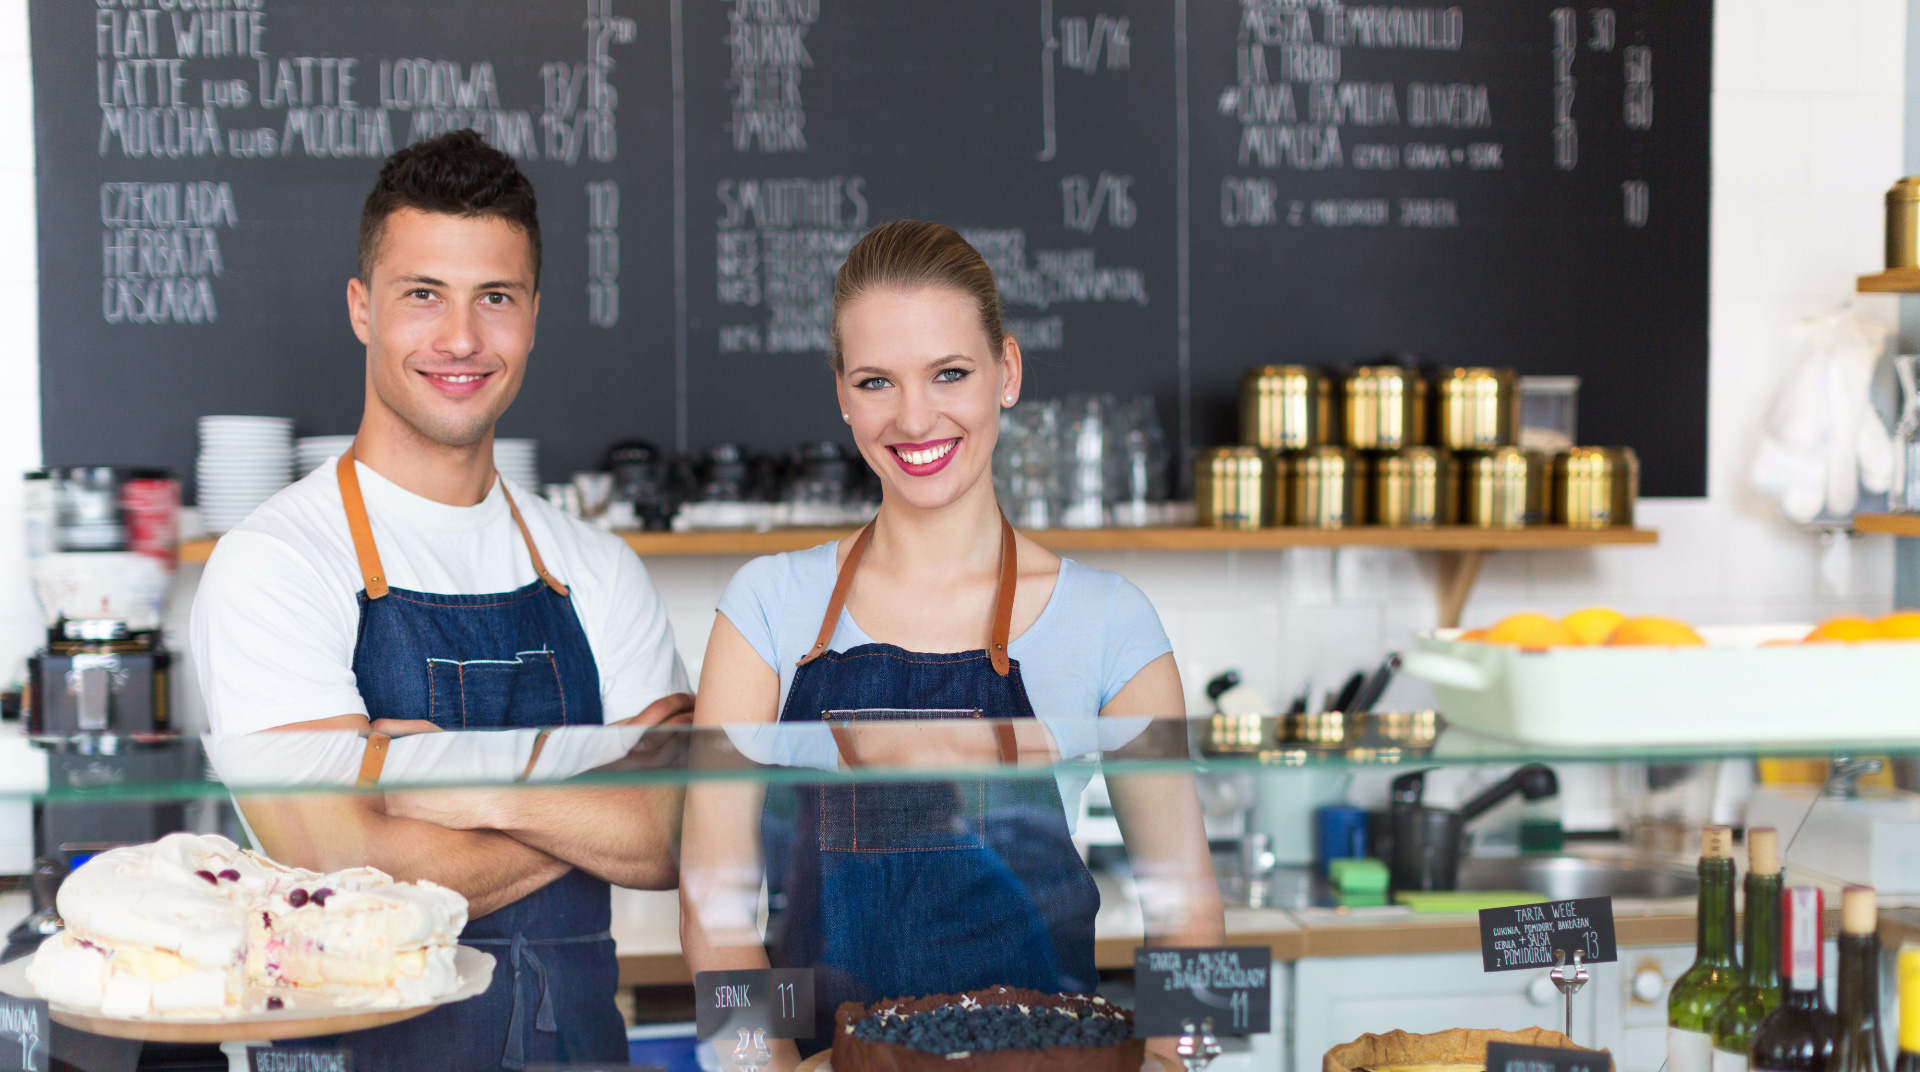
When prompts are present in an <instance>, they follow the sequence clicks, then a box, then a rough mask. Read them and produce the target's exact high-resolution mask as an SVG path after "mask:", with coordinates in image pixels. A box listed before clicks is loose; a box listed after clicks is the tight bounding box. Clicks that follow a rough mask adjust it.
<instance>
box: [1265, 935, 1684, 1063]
mask: <svg viewBox="0 0 1920 1072" xmlns="http://www.w3.org/2000/svg"><path fill="white" fill-rule="evenodd" d="M1692 962H1693V947H1692V946H1652V947H1640V948H1624V949H1622V950H1621V951H1620V961H1619V962H1618V963H1615V964H1596V965H1594V966H1593V968H1592V980H1591V981H1590V982H1588V983H1587V985H1586V987H1585V988H1583V989H1582V990H1581V991H1580V993H1579V995H1578V996H1577V997H1576V998H1575V999H1574V1020H1573V1038H1574V1041H1575V1042H1578V1043H1581V1044H1582V1045H1596V1044H1597V1045H1599V1046H1603V1047H1605V1048H1607V1049H1610V1050H1612V1051H1613V1053H1614V1057H1615V1060H1616V1061H1617V1062H1618V1064H1619V1068H1620V1072H1658V1070H1659V1068H1660V1066H1661V1064H1662V1063H1663V1062H1664V1061H1665V1060H1666V1025H1667V987H1668V985H1670V983H1671V981H1672V980H1673V979H1674V978H1676V977H1677V976H1678V975H1679V974H1680V973H1681V972H1682V971H1685V970H1686V967H1687V965H1688V964H1690V963H1692ZM1649 971H1653V972H1657V973H1658V990H1657V993H1656V992H1655V991H1654V989H1653V987H1652V986H1651V985H1650V983H1651V981H1652V980H1651V977H1648V978H1643V979H1642V984H1641V985H1642V987H1643V990H1642V993H1643V994H1645V995H1648V996H1649V997H1650V998H1651V1000H1647V999H1646V998H1643V997H1640V996H1636V995H1635V994H1634V993H1633V991H1632V986H1633V977H1634V975H1635V974H1636V973H1645V972H1649ZM1292 975H1293V979H1292V982H1291V987H1290V989H1291V991H1292V993H1293V994H1294V1004H1293V1010H1292V1013H1293V1015H1292V1017H1291V1023H1292V1025H1293V1030H1292V1031H1291V1032H1290V1036H1291V1037H1290V1039H1289V1041H1288V1043H1287V1050H1288V1056H1289V1063H1288V1064H1287V1065H1285V1066H1282V1067H1284V1068H1286V1069H1288V1070H1289V1072H1315V1070H1317V1069H1318V1068H1319V1067H1320V1058H1321V1056H1322V1055H1324V1054H1325V1053H1326V1052H1327V1050H1328V1048H1329V1047H1332V1046H1336V1045H1339V1044H1340V1043H1342V1042H1351V1041H1352V1040H1353V1039H1355V1038H1357V1037H1359V1036H1361V1035H1363V1034H1367V1033H1368V1032H1385V1031H1392V1030H1394V1029H1396V1028H1398V1029H1399V1030H1402V1031H1410V1032H1415V1033H1424V1032H1432V1031H1445V1030H1446V1029H1448V1028H1453V1027H1494V1028H1503V1029H1507V1030H1516V1029H1519V1028H1524V1027H1535V1026H1539V1027H1550V1028H1554V1029H1556V1030H1558V1029H1560V1028H1561V1027H1562V1026H1563V1019H1562V1018H1563V1016H1564V1013H1563V1012H1562V1005H1561V998H1560V993H1559V991H1557V990H1555V989H1554V987H1553V983H1552V981H1551V980H1549V979H1548V978H1547V973H1546V972H1545V971H1544V970H1542V971H1513V972H1490V973H1489V972H1482V971H1481V964H1480V954H1478V953H1432V954H1426V955H1421V956H1391V957H1308V958H1306V959H1304V960H1301V961H1298V962H1296V963H1295V964H1294V965H1293V971H1292ZM1267 1067H1274V1066H1271V1065H1269V1066H1267Z"/></svg>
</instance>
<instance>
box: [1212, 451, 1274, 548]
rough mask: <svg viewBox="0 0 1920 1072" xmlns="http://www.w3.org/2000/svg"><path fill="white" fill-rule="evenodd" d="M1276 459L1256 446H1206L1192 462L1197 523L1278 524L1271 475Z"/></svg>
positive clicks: (1251, 526) (1234, 526)
mask: <svg viewBox="0 0 1920 1072" xmlns="http://www.w3.org/2000/svg"><path fill="white" fill-rule="evenodd" d="M1277 468H1279V466H1278V463H1277V459H1275V458H1274V457H1273V455H1271V454H1269V453H1268V452H1266V451H1264V450H1261V449H1260V448H1259V447H1209V448H1207V449H1206V450H1202V451H1200V452H1199V454H1198V456H1197V457H1196V458H1195V459H1194V463H1193V503H1194V512H1195V516H1196V520H1197V521H1198V522H1199V523H1200V524H1201V525H1205V526H1208V527H1210V528H1216V529H1257V528H1264V527H1265V526H1268V525H1276V524H1279V520H1280V519H1279V515H1278V513H1277V512H1276V509H1275V507H1276V506H1277V503H1278V500H1276V499H1275V498H1274V493H1273V492H1274V489H1273V477H1272V473H1273V471H1274V470H1275V469H1277Z"/></svg>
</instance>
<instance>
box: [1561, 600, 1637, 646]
mask: <svg viewBox="0 0 1920 1072" xmlns="http://www.w3.org/2000/svg"><path fill="white" fill-rule="evenodd" d="M1626 620H1627V616H1626V615H1624V614H1622V613H1620V612H1619V611H1617V610H1614V609H1613V608H1612V607H1582V608H1580V609H1579V610H1576V611H1574V612H1573V613H1572V614H1569V615H1567V616H1566V617H1564V618H1562V619H1560V623H1561V624H1562V625H1565V626H1566V627H1567V628H1568V629H1571V630H1573V635H1574V638H1575V639H1576V640H1578V641H1579V642H1580V643H1582V644H1605V643H1606V642H1607V637H1609V636H1611V635H1613V631H1614V630H1615V629H1616V628H1618V627H1619V625H1620V623H1621V622H1624V621H1626Z"/></svg>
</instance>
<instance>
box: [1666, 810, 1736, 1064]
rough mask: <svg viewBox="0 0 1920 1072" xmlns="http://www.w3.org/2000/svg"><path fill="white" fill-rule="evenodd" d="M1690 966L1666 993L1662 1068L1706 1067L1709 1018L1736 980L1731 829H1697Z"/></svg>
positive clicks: (1709, 1061) (1710, 1037) (1709, 1053)
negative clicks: (1696, 884) (1697, 886)
mask: <svg viewBox="0 0 1920 1072" xmlns="http://www.w3.org/2000/svg"><path fill="white" fill-rule="evenodd" d="M1694 926H1695V929H1696V932H1697V937H1696V939H1695V942H1694V955H1693V966H1692V967H1690V968H1688V969H1687V970H1686V971H1685V972H1684V973H1682V974H1681V976H1680V978H1679V979H1677V980H1675V981H1674V984H1673V990H1672V991H1671V992H1669V993H1668V994H1667V1072H1711V1069H1712V1067H1713V1018H1714V1015H1715V1014H1716V1013H1718V1012H1719V1011H1720V1005H1721V1003H1722V1002H1724V1001H1725V1000H1726V999H1727V996H1728V995H1729V994H1731V993H1733V988H1734V987H1736V986H1738V985H1740V964H1739V962H1738V961H1736V960H1735V959H1734V955H1733V830H1732V829H1731V828H1729V827H1725V826H1709V827H1707V828H1706V829H1705V830H1704V831H1702V832H1701V834H1700V904H1699V906H1698V907H1697V908H1696V909H1695V910H1694Z"/></svg>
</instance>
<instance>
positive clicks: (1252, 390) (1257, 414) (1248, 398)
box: [1240, 365, 1334, 450]
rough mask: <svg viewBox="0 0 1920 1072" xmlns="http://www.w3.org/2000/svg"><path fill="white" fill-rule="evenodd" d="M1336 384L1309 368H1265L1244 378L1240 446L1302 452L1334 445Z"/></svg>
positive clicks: (1251, 369) (1249, 371) (1297, 366)
mask: <svg viewBox="0 0 1920 1072" xmlns="http://www.w3.org/2000/svg"><path fill="white" fill-rule="evenodd" d="M1333 420H1334V411H1333V381H1332V380H1331V379H1329V378H1328V377H1327V375H1326V373H1324V372H1321V371H1320V370H1319V369H1315V368H1308V367H1307V366H1305V365H1261V366H1258V367H1255V368H1250V369H1248V370H1247V371H1246V372H1245V373H1244V374H1242V375H1241V377H1240V442H1241V443H1243V444H1245V445H1247V446H1249V447H1264V448H1266V449H1267V450H1304V449H1306V448H1307V447H1318V446H1321V445H1324V444H1326V443H1331V442H1332V441H1333Z"/></svg>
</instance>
